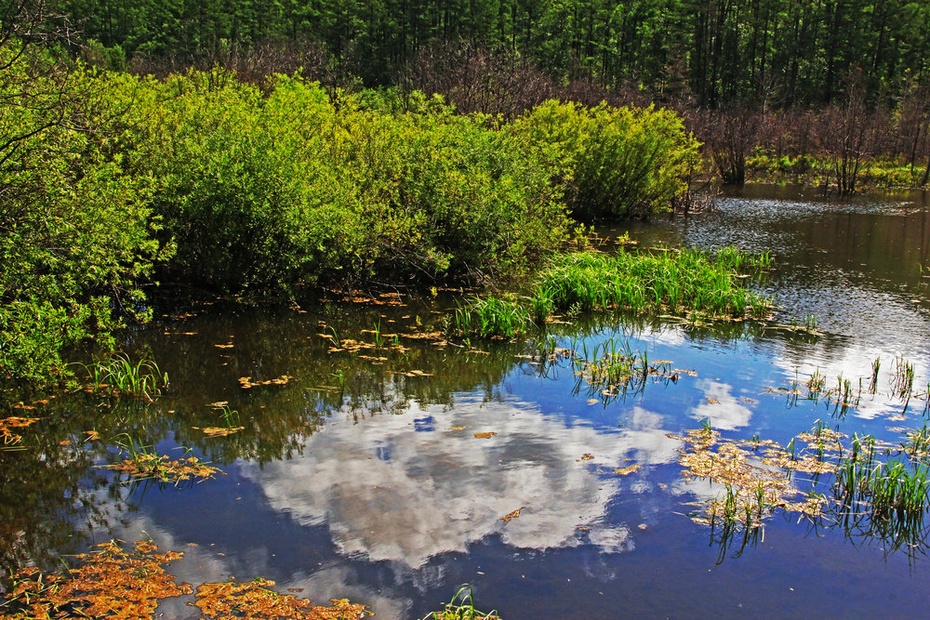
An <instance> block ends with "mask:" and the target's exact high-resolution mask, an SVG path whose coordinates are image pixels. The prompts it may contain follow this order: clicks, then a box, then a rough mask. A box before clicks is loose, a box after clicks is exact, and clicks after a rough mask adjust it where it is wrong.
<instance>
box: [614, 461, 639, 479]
mask: <svg viewBox="0 0 930 620" xmlns="http://www.w3.org/2000/svg"><path fill="white" fill-rule="evenodd" d="M642 468H643V466H642V465H640V464H639V463H636V464H634V465H627V466H626V467H618V468H617V469H615V470H614V473H615V474H616V475H618V476H629V475H630V474H632V473H635V472H638V471H639V470H641V469H642Z"/></svg>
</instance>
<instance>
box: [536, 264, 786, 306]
mask: <svg viewBox="0 0 930 620" xmlns="http://www.w3.org/2000/svg"><path fill="white" fill-rule="evenodd" d="M769 263H770V258H769V257H768V255H752V254H748V253H745V252H741V251H739V250H737V249H736V248H733V247H727V248H722V249H721V250H719V251H718V252H717V254H716V256H711V255H710V254H708V253H706V252H701V251H699V250H693V249H685V250H681V251H677V250H666V251H663V250H655V251H652V252H627V251H625V250H620V251H618V252H617V253H616V254H612V255H608V254H600V253H595V252H584V253H577V254H567V255H562V256H559V257H557V258H556V259H555V260H554V261H552V262H551V263H550V265H549V267H548V268H547V269H545V270H544V271H543V272H542V273H541V274H540V275H539V277H538V279H537V283H536V287H535V295H534V296H535V297H536V298H538V299H543V300H546V304H551V306H552V308H553V311H554V312H565V311H567V310H569V309H571V308H574V307H578V308H580V309H581V310H583V311H591V310H610V309H622V310H628V311H632V312H638V313H645V312H670V313H672V314H676V315H680V316H684V315H688V314H695V313H698V314H702V315H707V316H709V317H711V318H729V319H743V318H746V317H753V318H763V317H764V316H766V315H767V314H768V312H769V309H770V304H769V302H768V301H767V300H765V299H763V298H762V297H760V296H758V295H756V294H755V293H753V292H752V291H750V290H748V289H747V288H746V287H745V286H743V280H744V279H745V278H746V277H748V276H750V275H752V274H756V273H758V272H760V271H761V270H762V269H764V268H765V267H767V266H768V265H769ZM543 305H545V304H543Z"/></svg>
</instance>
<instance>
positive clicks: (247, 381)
mask: <svg viewBox="0 0 930 620" xmlns="http://www.w3.org/2000/svg"><path fill="white" fill-rule="evenodd" d="M293 378H294V377H292V376H290V375H281V376H280V377H276V378H274V379H266V380H264V381H252V377H239V387H241V388H242V389H243V390H248V389H251V388H253V387H259V386H263V385H287V384H288V382H289V381H290V380H291V379H293Z"/></svg>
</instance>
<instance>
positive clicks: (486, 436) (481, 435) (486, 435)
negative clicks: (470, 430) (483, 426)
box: [475, 431, 497, 439]
mask: <svg viewBox="0 0 930 620" xmlns="http://www.w3.org/2000/svg"><path fill="white" fill-rule="evenodd" d="M496 434H497V433H495V432H494V431H488V432H486V433H475V439H490V438H491V437H493V436H494V435H496Z"/></svg>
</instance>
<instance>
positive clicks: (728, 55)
mask: <svg viewBox="0 0 930 620" xmlns="http://www.w3.org/2000/svg"><path fill="white" fill-rule="evenodd" d="M10 1H13V2H15V1H16V0H10ZM49 2H50V3H55V4H54V5H53V6H50V8H52V9H53V12H54V13H56V14H57V15H59V16H63V17H64V18H66V19H67V20H68V22H69V23H70V24H71V25H72V26H73V27H74V28H76V29H77V30H78V31H80V32H81V33H82V37H83V40H84V41H85V42H93V45H97V46H99V49H100V50H101V51H103V52H105V54H106V55H107V57H108V58H109V60H110V61H111V62H113V63H115V64H117V65H118V64H120V63H123V64H124V65H125V66H136V67H140V68H143V67H148V68H151V67H152V66H155V65H158V64H159V63H169V64H170V63H175V64H190V63H195V62H206V63H211V62H215V61H222V60H223V59H224V58H228V57H229V56H230V55H231V54H251V53H254V52H256V51H259V50H265V51H266V52H267V50H268V49H269V48H272V49H275V50H277V52H278V53H279V55H280V52H281V51H282V50H290V53H291V54H295V53H296V54H303V55H306V54H307V53H308V50H314V51H313V54H312V55H314V56H317V57H319V58H325V62H326V63H328V64H335V65H338V66H340V67H342V68H344V69H345V70H346V71H348V72H349V73H351V74H353V75H356V76H358V77H360V78H361V80H362V81H363V82H364V84H365V85H366V86H375V85H385V84H391V83H395V82H396V81H397V79H398V76H399V74H400V73H401V72H403V71H404V70H405V68H408V67H409V66H410V64H411V63H412V62H414V61H415V60H416V59H417V57H418V55H420V54H423V53H424V52H427V51H429V50H430V49H434V48H435V47H436V46H441V45H444V44H448V43H450V42H452V43H455V44H459V43H461V42H468V43H469V44H471V45H474V46H477V47H479V48H482V49H486V50H491V51H495V52H507V53H509V54H511V55H513V56H515V57H518V58H521V59H524V60H530V61H532V62H534V63H536V64H538V65H539V66H540V67H541V68H542V69H543V70H544V71H545V72H546V73H547V74H549V75H550V76H554V77H557V78H558V79H560V80H563V81H572V80H577V79H582V78H583V79H589V80H593V81H594V82H596V83H597V84H599V85H600V86H602V87H605V88H607V89H610V90H617V89H631V90H634V91H641V92H646V93H649V95H650V97H651V98H653V99H656V100H659V101H666V102H668V101H672V100H681V99H686V100H688V101H689V102H691V103H692V104H693V105H694V106H696V107H709V108H715V107H718V106H721V105H723V104H726V103H732V102H734V101H741V102H744V103H751V104H752V105H753V106H755V107H760V108H761V107H777V108H790V107H793V106H798V105H806V106H811V105H815V106H816V105H826V104H830V103H832V102H834V101H836V100H837V99H838V98H842V97H843V96H844V94H845V92H846V89H847V84H848V82H849V79H850V76H852V75H857V76H861V81H862V83H863V84H864V86H865V88H866V91H867V93H868V99H869V101H870V102H871V103H872V104H873V105H874V104H882V105H890V104H891V103H892V102H893V101H894V99H895V98H896V97H899V96H900V95H901V93H902V92H904V90H905V89H906V88H908V87H909V85H910V84H912V83H913V82H914V81H919V80H921V79H924V78H925V76H926V72H927V67H928V54H927V50H928V49H930V2H928V1H927V0H917V1H908V0H700V1H698V0H627V1H624V2H615V1H607V0H468V1H465V0H237V1H235V2H230V1H224V0H133V1H130V0H49Z"/></svg>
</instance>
